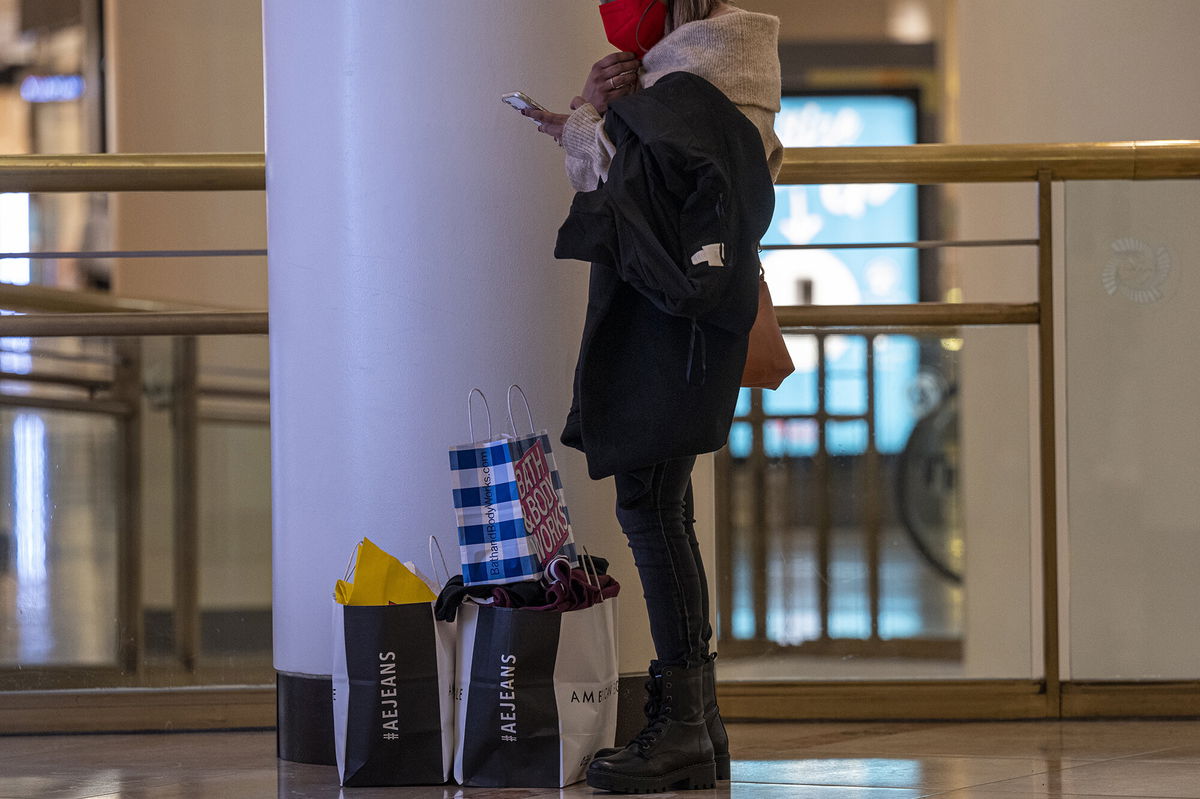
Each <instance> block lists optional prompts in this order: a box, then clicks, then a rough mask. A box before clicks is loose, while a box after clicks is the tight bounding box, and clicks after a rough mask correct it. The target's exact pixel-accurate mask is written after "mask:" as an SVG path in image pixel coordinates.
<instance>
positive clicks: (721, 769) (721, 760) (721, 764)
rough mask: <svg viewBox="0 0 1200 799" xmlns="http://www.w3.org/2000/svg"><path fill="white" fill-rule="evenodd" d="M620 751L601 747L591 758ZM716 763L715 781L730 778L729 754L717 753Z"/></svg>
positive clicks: (611, 754)
mask: <svg viewBox="0 0 1200 799" xmlns="http://www.w3.org/2000/svg"><path fill="white" fill-rule="evenodd" d="M620 751H621V750H620V749H615V748H614V749H601V750H600V751H599V752H597V753H596V755H595V757H594V758H593V759H594V760H603V759H604V758H606V757H612V756H613V755H615V754H616V753H617V752H620ZM716 764H717V782H723V781H726V780H728V779H729V778H730V774H731V773H732V772H731V771H730V767H729V755H727V754H726V755H717V757H716Z"/></svg>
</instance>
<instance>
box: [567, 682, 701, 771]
mask: <svg viewBox="0 0 1200 799" xmlns="http://www.w3.org/2000/svg"><path fill="white" fill-rule="evenodd" d="M652 668H653V666H652ZM658 679H659V691H660V694H659V697H658V706H657V708H655V710H656V712H655V713H654V716H653V717H652V718H651V719H650V720H649V721H648V722H647V724H646V727H645V728H644V729H643V730H642V731H641V732H640V733H638V735H637V737H636V738H634V739H633V741H631V742H630V743H629V744H628V745H627V746H626V747H625V748H624V749H622V750H620V751H619V752H617V753H616V754H613V755H610V756H608V757H606V758H604V759H601V760H593V761H592V763H591V765H590V766H588V771H587V783H588V785H590V786H592V787H593V788H601V789H603V790H606V791H614V792H616V793H657V792H659V791H671V790H692V789H696V788H711V787H713V786H714V785H716V784H717V772H716V763H715V762H714V761H713V746H712V741H711V740H709V737H708V725H707V724H706V723H705V720H704V667H703V666H698V667H696V668H691V669H685V668H683V667H681V666H662V667H661V672H660V676H659V678H658ZM647 707H649V703H647Z"/></svg>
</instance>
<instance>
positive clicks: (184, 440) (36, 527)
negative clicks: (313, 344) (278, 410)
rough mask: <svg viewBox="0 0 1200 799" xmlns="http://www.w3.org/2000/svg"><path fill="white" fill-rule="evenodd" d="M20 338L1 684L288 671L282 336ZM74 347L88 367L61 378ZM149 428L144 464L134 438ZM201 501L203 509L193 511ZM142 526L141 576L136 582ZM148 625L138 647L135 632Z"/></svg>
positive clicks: (1, 471) (8, 384) (6, 480)
mask: <svg viewBox="0 0 1200 799" xmlns="http://www.w3.org/2000/svg"><path fill="white" fill-rule="evenodd" d="M14 341H16V342H17V343H15V344H14V343H13V342H14ZM117 342H120V343H119V344H118V343H117ZM5 346H6V347H7V349H9V350H13V352H12V353H9V354H8V355H7V356H6V357H8V359H9V361H10V363H8V367H9V368H8V371H9V372H10V374H9V375H8V378H9V379H5V380H0V452H4V453H8V456H7V457H5V458H3V459H2V462H0V509H2V512H0V588H2V592H0V686H3V688H4V689H47V688H95V687H138V686H153V687H162V686H176V685H178V686H183V685H229V684H263V683H268V682H271V681H272V680H273V675H274V673H273V670H272V663H271V574H270V568H271V555H270V547H271V519H270V516H271V510H270V442H269V439H270V427H269V404H268V403H269V394H268V379H267V348H266V338H265V337H262V336H234V337H225V336H222V337H216V336H214V337H207V338H202V339H182V338H164V337H153V338H145V339H111V340H105V339H86V340H72V339H32V340H19V341H18V340H8V341H7V343H6V345H5ZM14 358H15V359H18V360H19V361H20V362H18V360H13V359H14ZM72 358H73V359H74V360H71V361H70V363H71V364H73V365H75V366H77V367H78V369H77V370H76V371H75V372H73V373H71V377H72V380H64V381H63V382H61V383H55V382H54V381H53V377H54V375H60V376H61V375H62V374H63V372H62V371H61V370H59V369H58V365H60V364H61V363H64V362H66V361H67V359H72ZM189 363H190V364H192V366H190V367H189V366H188V364H189ZM118 364H122V365H123V366H122V368H117V365H118ZM130 364H134V367H133V368H132V369H129V368H124V367H128V366H129V365H130ZM18 367H19V368H20V369H22V370H24V372H22V373H17V372H16V371H15V370H17V368H18ZM23 374H29V375H39V376H41V378H42V379H40V380H38V381H29V380H25V379H22V375H23ZM81 375H83V376H88V378H87V380H82V379H81ZM189 386H191V388H189ZM189 407H190V408H191V411H194V417H193V418H194V419H195V423H194V428H193V429H194V437H191V436H188V435H185V430H186V429H188V426H189V425H188V423H187V422H186V418H187V416H188V413H190V411H188V409H189ZM131 434H132V435H131ZM139 438H140V447H139V449H138V452H137V457H136V458H134V459H133V463H134V464H136V465H137V468H136V470H135V471H133V472H130V471H129V468H130V461H128V460H126V459H125V458H124V455H125V451H126V450H125V448H126V444H127V442H129V441H133V442H138V439H139ZM189 441H191V442H194V443H193V444H189V443H188V442H189ZM189 453H190V454H189ZM135 475H136V478H135ZM189 475H190V477H189ZM134 479H137V481H138V482H137V484H136V485H135V484H133V483H132V482H131V481H132V480H134ZM189 492H190V494H189ZM138 495H140V497H141V502H140V503H136V504H135V505H133V506H131V507H130V508H129V509H128V512H129V513H131V514H132V516H129V517H127V516H124V515H123V511H124V507H125V500H126V499H127V498H131V497H135V496H138ZM189 496H190V499H189ZM189 503H190V504H192V505H193V506H194V507H195V513H194V515H193V516H192V518H191V521H190V522H189V521H188V520H187V519H186V518H181V517H180V516H179V514H178V510H179V509H180V508H182V507H186V506H187V505H188V504H189ZM132 531H137V532H136V533H134V532H132ZM131 535H136V538H137V539H138V541H139V546H138V547H136V549H137V550H138V551H140V571H139V572H138V579H126V578H123V575H124V572H123V569H122V563H121V552H122V551H123V550H122V546H123V543H122V542H127V541H128V540H130V536H131ZM188 552H194V553H195V554H194V556H192V557H186V556H183V555H185V554H186V553H188ZM136 557H137V556H136V555H135V558H136ZM129 567H130V565H129V564H128V563H126V564H124V568H126V569H127V568H129ZM139 583H140V584H139ZM131 609H132V610H131ZM131 628H136V631H137V632H140V640H139V642H138V643H137V645H136V646H135V647H134V648H133V651H132V652H131V651H130V647H129V645H128V640H126V641H122V639H121V636H120V632H121V630H122V629H125V630H129V629H131ZM133 637H135V638H136V637H137V635H136V633H135V634H134V635H133Z"/></svg>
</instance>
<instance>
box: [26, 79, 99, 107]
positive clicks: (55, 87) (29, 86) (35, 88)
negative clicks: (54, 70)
mask: <svg viewBox="0 0 1200 799" xmlns="http://www.w3.org/2000/svg"><path fill="white" fill-rule="evenodd" d="M86 88H87V84H86V83H85V82H84V80H83V76H82V75H26V76H25V79H24V80H22V81H21V99H22V100H24V101H25V102H27V103H69V102H71V101H72V100H78V99H79V98H80V97H82V96H83V92H84V89H86Z"/></svg>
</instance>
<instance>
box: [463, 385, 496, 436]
mask: <svg viewBox="0 0 1200 799" xmlns="http://www.w3.org/2000/svg"><path fill="white" fill-rule="evenodd" d="M476 394H478V395H479V398H480V399H481V400H483V409H484V410H485V411H487V420H488V434H487V437H488V438H489V439H490V438H491V437H492V409H491V408H489V407H488V401H487V397H485V396H484V395H483V392H482V391H480V390H479V389H477V388H473V389H471V393H470V394H468V395H467V428H468V429H469V430H470V431H471V441H472V442H474V441H478V439H477V438H475V418H474V417H473V416H472V415H471V400H472V399H474V397H475V395H476Z"/></svg>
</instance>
